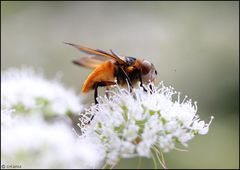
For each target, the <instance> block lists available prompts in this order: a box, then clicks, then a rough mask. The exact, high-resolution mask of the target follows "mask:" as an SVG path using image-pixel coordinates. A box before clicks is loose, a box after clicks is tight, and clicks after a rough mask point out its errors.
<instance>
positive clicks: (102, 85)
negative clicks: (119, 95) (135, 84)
mask: <svg viewBox="0 0 240 170" xmlns="http://www.w3.org/2000/svg"><path fill="white" fill-rule="evenodd" d="M115 84H116V83H115V82H112V81H100V82H97V83H96V84H95V87H94V101H95V104H98V101H97V97H98V87H105V86H111V85H115Z"/></svg>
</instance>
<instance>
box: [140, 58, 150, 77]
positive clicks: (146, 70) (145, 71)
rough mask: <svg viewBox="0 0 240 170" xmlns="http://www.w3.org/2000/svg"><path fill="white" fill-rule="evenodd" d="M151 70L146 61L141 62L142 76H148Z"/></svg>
mask: <svg viewBox="0 0 240 170" xmlns="http://www.w3.org/2000/svg"><path fill="white" fill-rule="evenodd" d="M151 68H152V64H151V63H150V62H149V61H147V60H143V61H142V74H143V75H145V74H148V73H149V71H150V70H151Z"/></svg>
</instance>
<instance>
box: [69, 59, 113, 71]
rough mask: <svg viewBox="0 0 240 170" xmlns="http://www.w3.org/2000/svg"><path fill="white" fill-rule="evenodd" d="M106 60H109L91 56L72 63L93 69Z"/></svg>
mask: <svg viewBox="0 0 240 170" xmlns="http://www.w3.org/2000/svg"><path fill="white" fill-rule="evenodd" d="M107 60H109V59H108V58H106V57H102V58H101V57H100V56H92V57H83V58H81V59H78V60H74V61H73V63H74V64H77V65H80V66H83V67H87V68H91V69H94V68H96V67H98V66H100V65H101V64H102V63H103V62H105V61H107Z"/></svg>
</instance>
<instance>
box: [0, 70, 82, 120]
mask: <svg viewBox="0 0 240 170" xmlns="http://www.w3.org/2000/svg"><path fill="white" fill-rule="evenodd" d="M1 106H3V107H6V108H13V109H15V110H16V113H19V112H21V113H27V114H28V113H35V112H36V113H40V112H41V113H43V114H44V116H46V117H51V116H56V115H72V114H75V113H78V112H80V111H81V110H82V105H81V104H80V97H79V96H77V95H76V94H75V93H74V92H73V91H72V90H69V89H65V88H64V86H63V85H62V84H61V83H60V82H59V81H57V80H51V81H50V80H47V79H45V78H44V77H43V76H42V74H40V73H36V71H34V69H32V68H22V69H17V68H10V69H8V70H7V71H4V72H1Z"/></svg>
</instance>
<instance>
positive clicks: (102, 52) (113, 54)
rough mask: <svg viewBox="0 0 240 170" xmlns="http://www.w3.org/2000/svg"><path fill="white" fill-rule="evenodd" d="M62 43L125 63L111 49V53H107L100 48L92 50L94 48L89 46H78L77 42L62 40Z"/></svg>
mask: <svg viewBox="0 0 240 170" xmlns="http://www.w3.org/2000/svg"><path fill="white" fill-rule="evenodd" d="M64 43H65V44H68V45H71V46H73V47H75V48H77V49H79V50H80V51H82V52H85V53H87V54H91V55H95V56H102V57H107V58H109V59H113V60H115V61H117V62H118V63H119V64H127V63H126V62H125V61H124V60H123V59H121V58H120V56H118V55H116V54H115V53H113V52H112V51H111V52H112V54H109V53H107V52H105V51H102V50H94V49H91V48H88V47H83V46H80V45H77V44H72V43H67V42H64Z"/></svg>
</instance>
